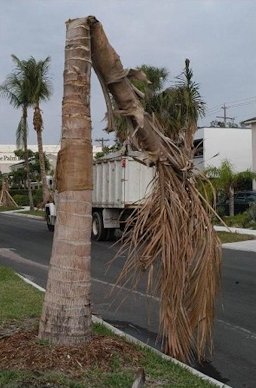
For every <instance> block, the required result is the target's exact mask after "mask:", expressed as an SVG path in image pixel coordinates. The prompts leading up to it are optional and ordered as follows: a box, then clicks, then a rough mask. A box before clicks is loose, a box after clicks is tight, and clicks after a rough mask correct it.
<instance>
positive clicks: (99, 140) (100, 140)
mask: <svg viewBox="0 0 256 388" xmlns="http://www.w3.org/2000/svg"><path fill="white" fill-rule="evenodd" d="M95 141H97V142H98V143H101V147H102V148H104V145H105V143H106V142H107V141H109V139H104V138H103V137H101V138H99V139H95Z"/></svg>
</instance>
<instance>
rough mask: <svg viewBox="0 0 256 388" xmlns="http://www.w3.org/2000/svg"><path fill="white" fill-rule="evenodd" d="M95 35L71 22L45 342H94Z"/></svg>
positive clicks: (83, 21)
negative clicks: (92, 92)
mask: <svg viewBox="0 0 256 388" xmlns="http://www.w3.org/2000/svg"><path fill="white" fill-rule="evenodd" d="M90 54H91V52H90V31H89V28H88V26H87V19H85V18H81V19H75V20H69V21H68V22H67V35H66V48H65V70H64V98H63V105H62V141H61V151H60V152H59V155H58V163H57V189H58V203H57V223H56V226H55V233H54V240H53V248H52V256H51V261H50V268H49V274H48V282H47V290H46V294H45V300H44V305H43V311H42V316H41V320H40V327H39V337H40V338H42V339H48V340H50V342H52V343H60V344H66V345H72V344H78V343H81V342H84V341H86V340H88V338H89V337H90V327H91V306H90V287H91V274H90V261H91V193H92V146H91V121H90V73H91V60H90Z"/></svg>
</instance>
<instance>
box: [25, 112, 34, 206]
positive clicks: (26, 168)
mask: <svg viewBox="0 0 256 388" xmlns="http://www.w3.org/2000/svg"><path fill="white" fill-rule="evenodd" d="M27 117H28V114H27V108H26V107H24V108H23V121H24V126H25V133H24V137H23V146H24V161H25V170H26V176H27V188H28V199H29V208H30V210H31V211H33V210H34V201H33V195H32V188H31V179H30V169H29V160H28V159H29V158H28V138H27Z"/></svg>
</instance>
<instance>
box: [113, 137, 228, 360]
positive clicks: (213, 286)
mask: <svg viewBox="0 0 256 388" xmlns="http://www.w3.org/2000/svg"><path fill="white" fill-rule="evenodd" d="M166 147H167V150H168V153H169V158H168V159H169V160H171V161H172V162H169V163H168V162H165V163H161V162H158V164H157V165H156V175H155V178H154V180H153V182H152V190H151V194H150V195H149V196H148V197H147V198H146V199H145V201H144V203H143V205H142V206H141V207H140V208H139V209H138V211H137V212H136V213H134V214H133V215H132V216H131V217H130V218H129V219H128V222H127V226H126V230H125V232H124V234H123V236H122V239H121V243H122V244H121V250H120V251H119V252H118V254H117V255H120V254H124V253H126V254H127V261H126V263H125V266H124V268H123V270H122V272H121V274H120V276H119V279H118V283H124V282H126V281H127V279H132V281H133V283H134V285H137V284H138V283H139V281H140V276H141V275H142V273H144V272H145V271H147V275H148V289H147V292H149V293H154V294H157V295H158V296H159V297H160V312H159V314H160V315H159V318H160V331H161V333H162V336H163V347H164V351H165V352H166V353H168V354H171V355H172V356H173V357H175V358H177V359H180V360H182V361H191V360H192V358H193V357H194V356H196V357H197V358H198V359H199V360H202V359H204V358H205V356H206V351H207V345H209V348H210V350H211V343H212V326H213V318H214V308H215V306H214V305H215V298H216V293H217V290H218V288H219V279H220V243H219V240H218V237H217V235H216V233H215V231H214V230H213V226H212V224H211V222H210V218H209V211H210V207H209V206H207V205H206V206H203V203H202V201H201V199H200V195H199V193H198V191H197V189H196V186H195V179H194V177H193V175H192V174H191V170H186V168H182V162H183V163H184V160H182V159H183V158H182V155H180V153H179V150H178V149H177V148H176V147H175V146H173V145H172V143H171V142H170V141H169V142H168V141H166ZM178 166H179V172H178ZM184 167H185V166H184ZM131 225H132V228H131Z"/></svg>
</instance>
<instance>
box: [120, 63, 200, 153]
mask: <svg viewBox="0 0 256 388" xmlns="http://www.w3.org/2000/svg"><path fill="white" fill-rule="evenodd" d="M137 71H141V72H143V73H144V74H145V75H146V77H144V78H143V77H141V76H140V77H139V78H140V79H139V80H138V79H137V78H138V77H137V78H136V74H135V77H134V78H132V77H131V80H132V83H133V85H134V86H135V87H136V88H137V89H139V90H140V91H141V92H142V93H143V95H144V96H143V99H142V100H141V103H142V105H143V107H144V108H145V110H146V111H147V112H148V113H150V114H153V115H154V116H155V117H156V119H157V120H158V121H159V123H160V124H161V129H162V131H163V133H164V134H165V135H166V136H168V137H169V138H170V139H172V140H173V141H174V142H175V143H176V144H177V145H178V146H179V147H183V148H184V149H185V150H186V153H187V154H188V155H189V157H192V149H193V137H194V133H195V131H196V129H197V120H198V118H199V117H202V116H204V111H205V103H204V102H203V101H202V98H201V96H200V93H199V85H198V84H197V83H196V82H194V81H193V71H192V69H191V68H190V61H189V59H186V60H185V68H184V70H183V72H182V73H181V75H179V76H178V77H177V80H176V82H175V84H174V85H173V86H171V87H168V88H164V86H165V84H166V82H167V80H168V71H167V70H166V69H165V68H157V67H154V66H149V65H142V66H140V67H138V68H137ZM116 122H117V130H118V138H119V139H121V141H124V140H125V139H126V138H127V119H126V118H120V116H119V117H117V118H116Z"/></svg>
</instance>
